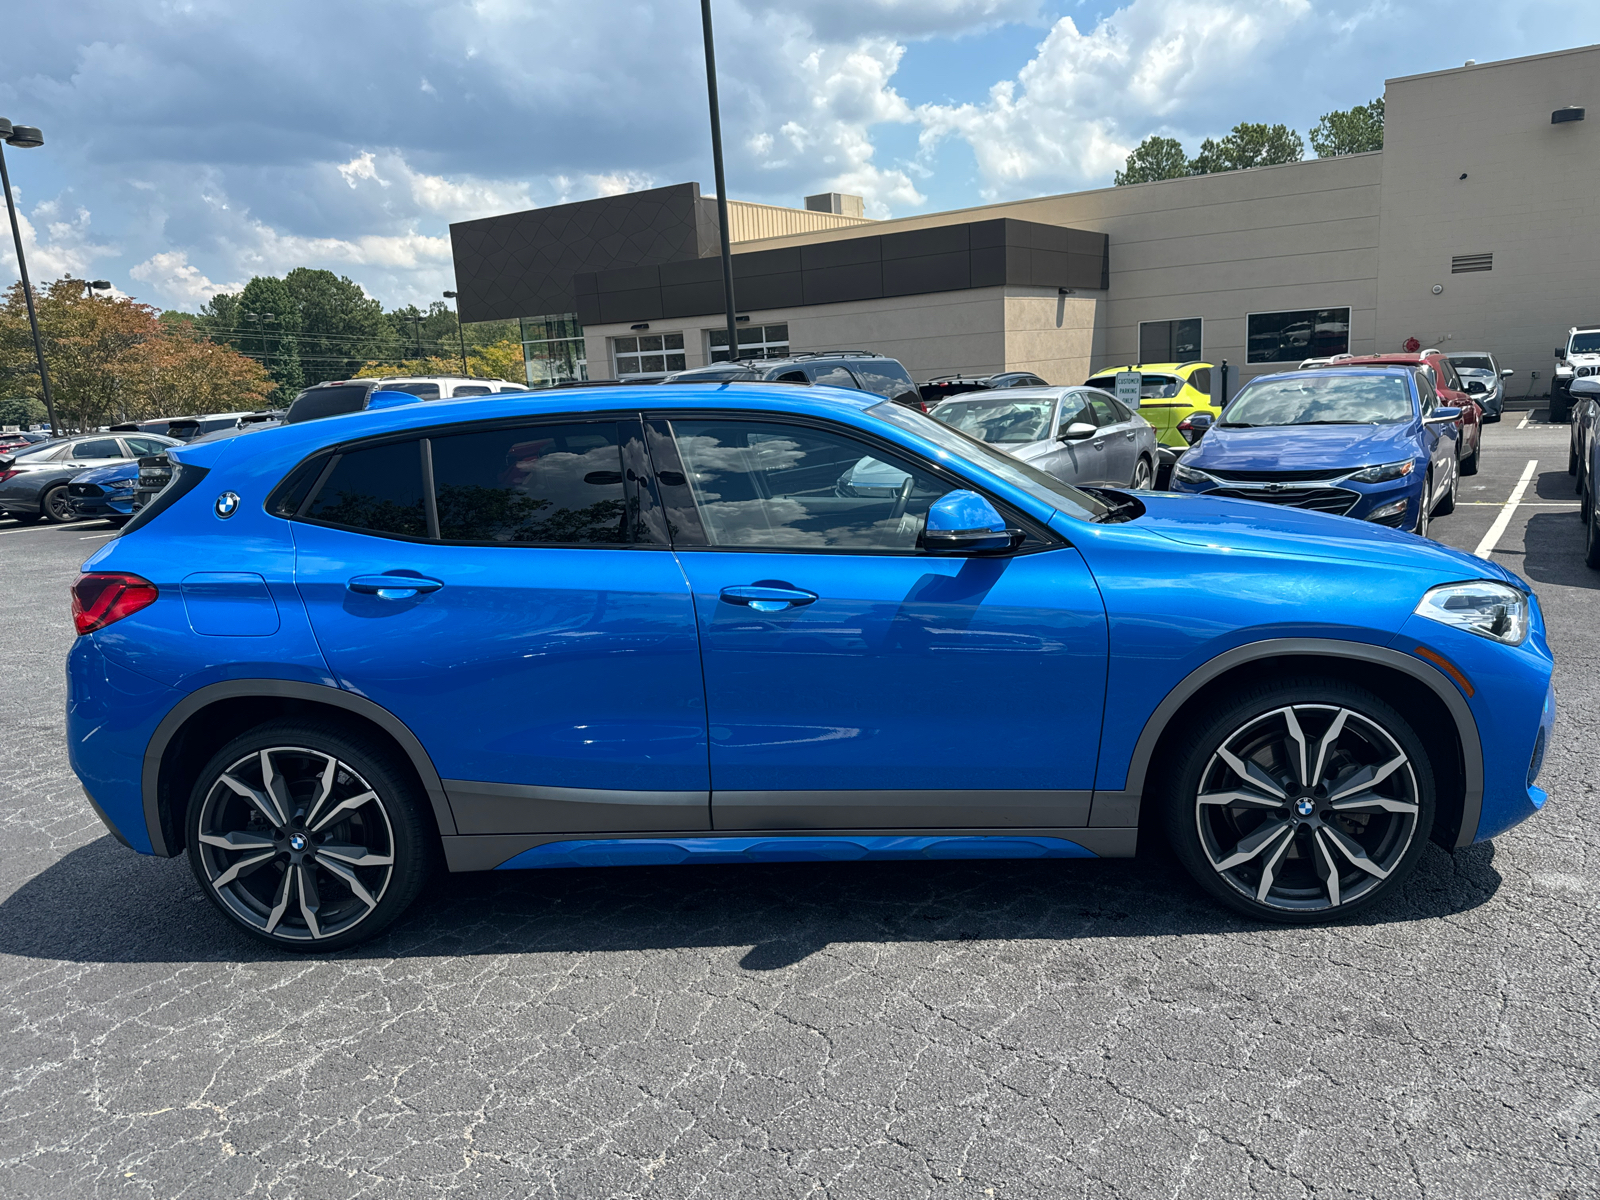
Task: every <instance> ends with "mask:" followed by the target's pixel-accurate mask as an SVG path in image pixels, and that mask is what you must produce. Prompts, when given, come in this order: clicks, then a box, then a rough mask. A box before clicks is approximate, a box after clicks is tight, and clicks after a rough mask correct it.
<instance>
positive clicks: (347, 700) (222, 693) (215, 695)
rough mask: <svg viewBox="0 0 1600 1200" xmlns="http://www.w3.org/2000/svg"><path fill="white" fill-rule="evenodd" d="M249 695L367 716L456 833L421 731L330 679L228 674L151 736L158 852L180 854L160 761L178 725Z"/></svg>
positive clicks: (151, 815)
mask: <svg viewBox="0 0 1600 1200" xmlns="http://www.w3.org/2000/svg"><path fill="white" fill-rule="evenodd" d="M245 696H263V697H270V698H272V699H276V700H308V701H311V702H312V703H315V704H327V705H330V706H331V707H334V708H342V709H344V710H345V711H346V712H350V713H354V714H355V715H357V716H360V717H365V718H366V719H367V720H369V721H371V722H372V723H373V724H374V725H376V726H378V727H379V728H380V729H382V730H383V731H384V732H385V733H387V734H388V735H389V736H390V737H392V738H394V740H395V741H396V742H398V743H399V745H400V749H401V750H402V751H404V752H405V755H406V757H407V758H408V759H410V760H411V765H412V766H413V767H414V768H416V772H417V775H418V777H419V778H420V779H421V780H422V786H423V788H424V789H425V790H426V791H427V793H428V800H429V802H430V803H431V804H432V806H433V815H434V819H435V820H436V821H437V822H438V823H439V832H440V833H441V834H443V835H446V836H448V835H451V834H453V833H455V831H456V823H455V818H454V817H453V816H452V815H451V812H450V802H449V800H448V799H446V797H445V794H444V785H443V784H441V783H440V782H439V772H438V770H437V769H436V768H435V767H434V765H433V760H432V759H431V758H429V757H428V752H427V751H426V750H425V749H423V746H422V743H421V742H420V741H418V740H417V735H416V734H414V733H412V732H411V730H410V729H409V728H407V726H406V724H405V722H403V721H401V720H400V718H399V717H397V716H395V715H394V714H393V713H392V712H390V711H389V710H388V709H386V708H383V707H382V706H381V705H377V704H374V703H373V702H372V701H371V700H368V699H366V698H365V697H362V696H357V695H355V694H353V693H351V692H347V691H345V690H343V689H342V688H336V687H329V686H327V685H326V684H318V683H299V682H295V681H293V680H287V679H229V680H226V681H224V682H222V683H213V684H211V685H210V686H208V687H203V688H201V689H200V690H199V691H196V692H191V693H190V694H189V695H187V696H185V697H184V698H183V699H182V700H180V701H178V703H177V704H175V705H174V706H173V708H172V711H171V712H169V713H168V714H167V715H166V716H165V717H163V718H162V719H161V723H160V724H159V725H157V726H156V731H155V733H153V734H152V735H151V737H150V744H149V745H148V746H146V747H145V752H144V771H143V775H142V779H141V794H142V798H143V800H144V823H145V829H146V831H147V832H148V833H149V835H150V847H151V849H152V850H153V851H154V852H155V853H156V854H157V855H158V856H160V857H162V858H171V857H172V856H173V855H175V854H176V853H177V851H176V850H175V849H174V848H172V847H171V846H168V845H167V840H166V837H165V835H164V834H163V833H162V831H161V796H160V783H161V760H162V758H163V757H164V756H165V754H166V752H167V746H168V745H169V744H170V743H171V741H172V739H173V737H174V736H176V734H177V732H178V730H179V729H181V728H183V724H184V722H185V721H187V720H188V719H189V718H190V717H192V716H194V714H195V713H197V712H199V711H200V710H201V709H203V708H206V707H207V706H209V705H212V704H215V703H216V702H217V701H219V700H236V699H239V698H240V697H245Z"/></svg>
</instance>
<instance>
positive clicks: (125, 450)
mask: <svg viewBox="0 0 1600 1200" xmlns="http://www.w3.org/2000/svg"><path fill="white" fill-rule="evenodd" d="M179 444H180V443H179V442H178V440H177V439H176V438H170V437H162V436H160V435H159V434H154V433H139V434H110V433H91V434H86V435H85V436H83V437H75V438H61V439H59V440H57V441H53V442H40V443H39V444H38V445H37V446H30V447H29V448H28V449H26V450H19V451H16V452H15V453H13V454H9V455H7V456H5V457H3V458H0V514H3V515H5V516H8V517H15V518H16V519H17V520H19V521H22V522H24V523H28V522H33V521H39V520H45V521H50V522H54V523H62V522H66V521H73V520H76V519H77V514H76V513H75V512H74V511H73V507H72V498H71V496H70V495H69V494H68V491H67V485H68V484H69V483H70V482H71V481H72V479H73V477H74V476H76V475H82V474H83V473H84V472H85V471H90V470H93V469H94V468H96V467H109V466H111V465H112V464H114V463H117V462H125V463H129V464H131V463H132V462H133V460H134V459H136V458H140V457H143V456H145V455H151V454H160V453H161V452H162V451H163V450H165V449H166V448H167V447H169V446H176V445H179Z"/></svg>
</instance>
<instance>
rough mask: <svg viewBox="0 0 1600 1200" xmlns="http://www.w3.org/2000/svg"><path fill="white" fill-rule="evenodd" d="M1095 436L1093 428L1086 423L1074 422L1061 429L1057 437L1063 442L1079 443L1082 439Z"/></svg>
mask: <svg viewBox="0 0 1600 1200" xmlns="http://www.w3.org/2000/svg"><path fill="white" fill-rule="evenodd" d="M1094 435H1095V427H1094V426H1093V425H1091V424H1089V422H1087V421H1074V422H1073V423H1072V424H1071V425H1068V426H1067V427H1066V428H1065V429H1063V430H1062V431H1061V433H1060V435H1059V437H1058V440H1059V441H1063V442H1081V441H1082V440H1083V439H1084V438H1091V437H1093V436H1094Z"/></svg>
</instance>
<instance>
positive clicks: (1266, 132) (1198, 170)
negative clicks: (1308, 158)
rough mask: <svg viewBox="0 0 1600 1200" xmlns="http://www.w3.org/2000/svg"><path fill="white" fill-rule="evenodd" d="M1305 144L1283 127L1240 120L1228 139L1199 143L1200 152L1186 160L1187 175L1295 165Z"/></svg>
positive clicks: (1300, 157)
mask: <svg viewBox="0 0 1600 1200" xmlns="http://www.w3.org/2000/svg"><path fill="white" fill-rule="evenodd" d="M1305 153H1306V144H1305V142H1304V141H1302V140H1301V138H1300V135H1299V134H1298V133H1296V132H1295V131H1294V130H1292V129H1290V128H1289V127H1288V126H1287V125H1264V124H1263V125H1255V124H1251V123H1250V122H1248V121H1241V122H1239V124H1237V125H1235V126H1234V127H1233V129H1232V130H1231V131H1230V132H1229V133H1228V136H1227V137H1225V138H1223V139H1221V140H1220V141H1215V140H1213V139H1211V138H1207V139H1206V140H1205V141H1203V142H1201V143H1200V153H1199V154H1196V155H1195V156H1194V158H1192V159H1190V160H1189V173H1190V174H1191V175H1212V174H1215V173H1217V172H1219V171H1243V170H1246V169H1248V168H1250V167H1273V166H1277V165H1278V164H1279V163H1292V162H1299V161H1300V160H1301V159H1302V158H1304V157H1305Z"/></svg>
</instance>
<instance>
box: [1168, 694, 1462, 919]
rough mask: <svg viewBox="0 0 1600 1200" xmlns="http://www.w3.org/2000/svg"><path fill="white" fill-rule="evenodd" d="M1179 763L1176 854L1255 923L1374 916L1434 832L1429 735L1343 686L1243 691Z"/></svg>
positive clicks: (1171, 825)
mask: <svg viewBox="0 0 1600 1200" xmlns="http://www.w3.org/2000/svg"><path fill="white" fill-rule="evenodd" d="M1173 761H1174V762H1175V763H1176V764H1177V767H1176V771H1175V773H1174V774H1172V775H1170V776H1169V777H1168V779H1167V780H1166V781H1165V786H1166V788H1167V795H1166V797H1165V801H1166V817H1167V831H1168V835H1169V837H1170V838H1171V840H1172V845H1173V849H1174V850H1175V851H1176V852H1177V855H1178V857H1179V858H1180V859H1181V860H1182V861H1183V863H1184V865H1185V866H1186V867H1187V868H1188V869H1189V871H1190V873H1191V874H1192V875H1193V876H1194V877H1195V879H1196V880H1197V881H1198V882H1199V884H1200V886H1201V887H1203V888H1204V889H1205V890H1206V891H1208V892H1210V893H1211V894H1212V895H1213V896H1215V897H1217V898H1218V899H1219V900H1221V901H1222V902H1223V903H1225V904H1227V905H1229V906H1230V907H1232V908H1235V909H1237V910H1239V911H1240V912H1243V913H1246V914H1248V915H1250V916H1252V917H1255V918H1257V919H1262V920H1268V921H1278V922H1282V923H1286V924H1313V923H1316V922H1320V921H1327V920H1333V919H1337V918H1340V917H1343V916H1347V915H1350V914H1353V913H1356V912H1358V911H1360V910H1362V909H1365V908H1368V907H1370V906H1371V905H1373V904H1375V903H1377V902H1378V901H1379V900H1380V899H1382V897H1384V896H1386V895H1388V894H1390V893H1392V892H1394V891H1395V890H1396V889H1397V888H1398V887H1399V886H1400V885H1401V884H1402V883H1403V882H1404V880H1405V879H1406V877H1407V876H1408V875H1410V874H1411V872H1412V871H1413V870H1415V869H1416V864H1417V859H1418V858H1419V857H1420V856H1421V854H1422V850H1423V847H1424V845H1425V844H1426V843H1427V840H1428V834H1429V833H1430V832H1431V830H1432V828H1433V815H1434V781H1433V769H1432V766H1431V764H1430V763H1429V761H1428V757H1427V753H1426V751H1425V750H1424V749H1423V746H1422V743H1421V741H1420V739H1418V737H1417V735H1416V733H1415V732H1414V731H1413V730H1412V728H1411V726H1410V725H1409V724H1408V723H1407V722H1406V721H1405V719H1404V718H1402V717H1401V716H1400V714H1399V713H1397V712H1396V711H1395V710H1394V709H1393V708H1391V707H1389V705H1387V704H1385V703H1384V702H1383V701H1382V700H1380V699H1379V698H1378V697H1377V696H1375V695H1373V694H1372V693H1371V692H1368V691H1366V690H1365V689H1363V688H1358V687H1355V686H1352V685H1350V684H1345V683H1342V682H1339V681H1336V680H1322V679H1299V680H1293V681H1288V682H1280V683H1275V684H1264V685H1260V686H1258V687H1255V688H1253V689H1249V690H1246V691H1244V692H1241V693H1239V694H1237V695H1235V696H1234V697H1233V698H1232V700H1231V701H1228V702H1224V703H1223V704H1222V705H1221V706H1220V709H1219V710H1218V711H1217V715H1216V716H1214V717H1212V718H1211V719H1210V720H1209V721H1207V722H1206V723H1205V724H1203V725H1202V726H1201V727H1200V728H1199V730H1198V731H1197V732H1195V733H1194V734H1192V735H1191V736H1190V737H1189V738H1188V740H1187V741H1186V743H1185V744H1184V745H1182V746H1181V747H1180V748H1179V750H1178V753H1177V754H1176V755H1175V756H1174V758H1173Z"/></svg>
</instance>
